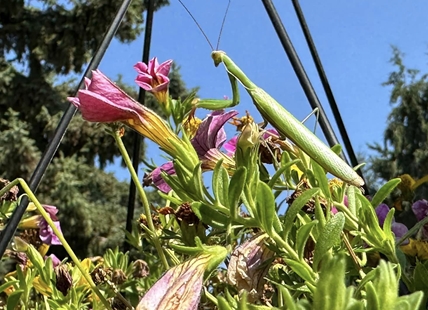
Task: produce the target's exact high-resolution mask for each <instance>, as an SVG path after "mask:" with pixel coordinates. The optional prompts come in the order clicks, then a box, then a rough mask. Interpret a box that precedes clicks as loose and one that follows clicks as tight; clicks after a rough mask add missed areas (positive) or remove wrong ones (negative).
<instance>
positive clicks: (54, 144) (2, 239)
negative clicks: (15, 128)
mask: <svg viewBox="0 0 428 310" xmlns="http://www.w3.org/2000/svg"><path fill="white" fill-rule="evenodd" d="M131 2H132V0H124V1H123V2H122V5H121V6H120V8H119V10H118V11H117V13H116V16H115V17H114V19H113V21H112V23H111V24H110V27H109V29H108V30H107V32H106V34H105V35H104V38H103V40H102V41H101V44H100V46H99V47H98V49H97V51H96V52H95V54H94V57H93V58H92V60H91V62H90V63H89V65H88V68H87V69H86V71H85V74H84V75H83V77H82V79H81V80H80V83H79V86H78V88H77V89H76V92H75V93H76V94H77V92H78V90H79V89H81V88H83V87H84V85H85V77H90V76H91V70H94V69H96V68H97V67H98V65H99V63H100V62H101V59H102V58H103V56H104V53H105V51H106V50H107V47H108V46H109V44H110V42H111V40H112V39H113V37H114V34H115V33H116V31H117V29H118V28H119V26H120V23H121V21H122V19H123V17H124V16H125V13H126V11H127V10H128V7H129V5H130V4H131ZM76 110H77V109H76V107H75V106H74V105H73V104H70V105H69V107H68V108H67V110H66V111H65V113H64V115H63V116H62V118H61V120H60V122H59V124H58V127H57V128H56V131H55V134H54V136H53V138H52V140H51V141H50V143H49V145H48V146H47V148H46V150H45V152H44V154H43V156H42V158H41V159H40V162H39V163H38V165H37V167H36V169H35V170H34V172H33V174H32V176H31V179H30V182H29V187H30V189H31V190H32V191H33V192H35V191H36V190H37V188H38V187H39V184H40V182H41V180H42V178H43V175H44V174H45V172H46V169H47V167H48V166H49V164H50V163H51V161H52V158H53V157H54V155H55V153H56V151H57V150H58V147H59V145H60V143H61V141H62V139H63V137H64V135H65V132H66V130H67V127H68V125H69V124H70V121H71V120H72V118H73V116H74V114H75V113H76ZM27 205H28V199H27V197H26V196H24V198H23V199H22V201H21V203H20V204H19V206H18V207H17V208H16V209H15V212H14V213H13V214H12V216H11V218H10V220H9V222H8V224H7V226H6V228H5V229H4V230H3V231H1V232H0V257H1V256H3V254H4V252H5V251H6V248H7V246H8V244H9V242H10V241H11V240H12V238H13V235H14V234H15V231H16V228H17V227H18V224H19V222H20V221H21V218H22V216H23V215H24V213H25V210H26V209H27Z"/></svg>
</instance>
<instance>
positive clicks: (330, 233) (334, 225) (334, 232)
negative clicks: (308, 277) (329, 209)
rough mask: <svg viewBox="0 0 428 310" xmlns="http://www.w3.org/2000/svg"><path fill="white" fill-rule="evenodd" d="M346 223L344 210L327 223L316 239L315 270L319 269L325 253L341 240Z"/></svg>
mask: <svg viewBox="0 0 428 310" xmlns="http://www.w3.org/2000/svg"><path fill="white" fill-rule="evenodd" d="M344 225H345V215H344V214H343V213H342V212H339V213H336V214H335V215H334V216H332V217H331V218H330V220H329V221H328V222H327V223H326V225H325V226H324V228H323V230H322V231H321V233H320V235H319V237H318V239H317V240H316V245H315V251H314V264H313V266H314V267H313V268H314V270H317V269H318V264H319V263H320V261H321V259H322V258H323V257H324V255H325V254H326V253H327V252H328V250H330V248H332V247H333V246H334V245H335V244H337V243H338V242H339V240H340V233H341V232H342V230H343V226H344Z"/></svg>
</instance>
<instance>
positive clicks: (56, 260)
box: [45, 254, 61, 268]
mask: <svg viewBox="0 0 428 310" xmlns="http://www.w3.org/2000/svg"><path fill="white" fill-rule="evenodd" d="M49 257H50V258H51V260H52V265H53V267H54V268H55V267H57V266H59V264H61V261H60V260H59V258H58V257H56V255H55V254H51V255H49V256H45V260H46V259H48V258H49Z"/></svg>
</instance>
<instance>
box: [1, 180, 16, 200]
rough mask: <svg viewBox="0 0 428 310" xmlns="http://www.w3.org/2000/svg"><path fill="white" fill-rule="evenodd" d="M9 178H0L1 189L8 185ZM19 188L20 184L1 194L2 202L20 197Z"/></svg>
mask: <svg viewBox="0 0 428 310" xmlns="http://www.w3.org/2000/svg"><path fill="white" fill-rule="evenodd" d="M9 183H10V182H9V180H6V179H2V178H0V189H2V188H4V187H6V186H7V185H8V184H9ZM18 193H19V188H18V186H16V185H15V186H14V187H12V188H11V189H10V190H9V191H8V192H6V193H4V194H3V195H2V196H0V202H2V201H16V200H17V199H18Z"/></svg>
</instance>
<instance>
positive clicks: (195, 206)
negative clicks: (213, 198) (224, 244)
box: [191, 201, 230, 229]
mask: <svg viewBox="0 0 428 310" xmlns="http://www.w3.org/2000/svg"><path fill="white" fill-rule="evenodd" d="M191 205H192V210H193V212H195V214H196V216H197V217H198V218H199V219H200V220H201V221H202V222H203V223H204V224H207V225H209V226H211V227H214V228H217V229H225V228H226V226H227V225H228V224H229V222H230V217H229V216H227V215H225V214H223V213H221V212H219V211H218V210H215V209H213V208H212V207H210V206H208V205H205V204H203V203H201V202H197V201H194V202H192V204H191Z"/></svg>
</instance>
